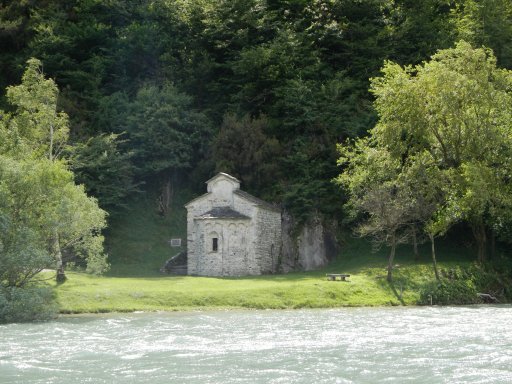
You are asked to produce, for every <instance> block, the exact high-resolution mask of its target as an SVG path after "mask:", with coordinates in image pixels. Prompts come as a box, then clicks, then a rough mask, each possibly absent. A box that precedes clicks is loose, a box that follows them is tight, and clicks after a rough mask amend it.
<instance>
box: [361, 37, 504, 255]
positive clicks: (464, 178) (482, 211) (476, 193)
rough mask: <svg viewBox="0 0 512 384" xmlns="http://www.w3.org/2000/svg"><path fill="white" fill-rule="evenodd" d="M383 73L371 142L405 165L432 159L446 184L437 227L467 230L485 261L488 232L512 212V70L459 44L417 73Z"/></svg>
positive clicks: (391, 68)
mask: <svg viewBox="0 0 512 384" xmlns="http://www.w3.org/2000/svg"><path fill="white" fill-rule="evenodd" d="M382 73H383V75H382V76H381V77H378V78H374V79H372V83H371V84H372V85H371V91H372V92H373V94H374V95H375V97H376V99H375V103H374V106H375V109H376V110H377V112H378V115H379V121H378V123H377V125H376V126H375V128H374V129H372V130H371V132H370V134H371V136H372V137H373V139H374V140H375V141H376V145H377V146H380V147H385V148H386V149H387V150H388V151H389V152H390V154H391V156H393V157H394V158H396V159H400V160H401V161H406V160H407V159H408V158H409V157H411V156H415V155H416V154H418V153H420V152H424V151H426V152H428V153H429V154H430V156H431V157H432V159H433V162H434V164H436V166H437V167H438V169H439V171H440V175H441V176H440V177H442V178H443V179H444V180H445V181H446V187H445V192H446V200H445V202H444V204H443V206H442V209H440V210H438V211H437V212H436V213H435V215H433V218H432V224H431V228H436V231H437V232H443V231H446V230H447V228H449V226H451V225H453V224H454V223H456V222H460V221H465V222H467V223H469V225H470V226H471V228H472V232H473V235H474V237H475V240H476V243H477V246H478V259H479V260H480V261H484V260H485V258H486V256H485V255H486V239H487V234H488V231H489V229H492V230H499V227H500V225H503V222H504V221H505V220H508V218H509V217H511V212H512V198H511V196H512V195H511V194H510V191H511V184H510V181H509V179H510V177H509V175H510V174H511V172H512V160H511V159H512V157H511V156H510V155H511V154H512V71H509V70H505V69H500V68H498V67H497V66H496V59H495V57H494V55H493V53H492V51H491V50H489V49H486V48H473V47H471V45H470V44H468V43H466V42H459V43H458V44H457V45H456V46H455V48H451V49H446V50H441V51H439V52H438V53H436V54H435V55H433V56H432V58H431V60H430V61H429V62H425V63H423V64H421V65H418V66H414V67H411V66H406V67H401V66H399V65H398V64H396V63H393V62H387V63H385V65H384V68H383V69H382Z"/></svg>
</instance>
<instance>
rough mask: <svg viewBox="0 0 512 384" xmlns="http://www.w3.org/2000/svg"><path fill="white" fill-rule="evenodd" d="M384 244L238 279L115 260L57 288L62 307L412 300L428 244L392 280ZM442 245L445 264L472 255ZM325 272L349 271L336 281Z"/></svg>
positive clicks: (426, 276) (353, 247)
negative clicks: (311, 266)
mask: <svg viewBox="0 0 512 384" xmlns="http://www.w3.org/2000/svg"><path fill="white" fill-rule="evenodd" d="M386 251H387V250H383V251H380V252H378V253H372V252H371V249H370V246H369V244H368V243H366V242H364V241H353V242H351V243H350V244H349V245H347V246H346V247H344V248H343V249H342V253H341V255H340V256H339V258H338V259H337V260H335V261H334V262H332V263H331V264H330V265H329V266H328V267H326V268H324V269H322V270H320V271H314V272H304V273H292V274H287V275H268V276H257V277H240V278H211V277H191V276H167V275H161V274H159V272H158V271H157V269H156V268H154V269H153V270H151V271H148V268H147V265H144V264H128V265H127V264H123V265H119V266H118V265H115V264H113V266H112V272H111V273H110V274H109V275H107V276H100V277H97V276H90V275H86V274H83V273H75V272H70V273H68V281H66V283H64V284H62V285H59V286H55V292H56V296H57V300H58V302H59V305H60V310H61V312H62V313H87V312H89V313H96V312H123V311H158V310H166V311H172V310H197V309H225V308H257V309H286V308H331V307H342V306H382V305H411V304H415V303H416V302H417V300H418V298H419V291H418V288H419V286H420V285H421V284H422V283H424V282H426V281H428V280H431V279H432V278H433V271H432V267H431V264H430V260H429V259H428V248H425V249H424V250H422V251H423V252H422V254H423V256H422V257H423V258H422V260H420V261H418V262H416V261H414V260H413V257H412V255H411V250H410V248H409V247H403V248H401V249H399V252H398V254H397V258H396V263H397V268H396V269H395V272H394V274H395V281H394V283H393V284H389V283H388V282H387V281H386V269H385V267H386ZM438 252H439V259H440V260H439V267H440V268H441V269H449V268H452V267H454V266H455V265H459V266H467V265H469V263H471V262H472V258H471V257H470V254H472V252H471V251H469V250H466V249H463V248H456V247H454V248H453V249H452V248H450V247H449V246H444V247H443V246H441V247H439V251H438ZM120 271H122V272H120ZM137 271H140V273H139V274H138V273H137ZM326 273H349V274H351V277H350V278H349V280H350V281H348V282H340V281H336V282H333V281H327V280H326V277H325V274H326ZM121 275H125V276H127V277H122V276H121ZM137 275H139V276H137Z"/></svg>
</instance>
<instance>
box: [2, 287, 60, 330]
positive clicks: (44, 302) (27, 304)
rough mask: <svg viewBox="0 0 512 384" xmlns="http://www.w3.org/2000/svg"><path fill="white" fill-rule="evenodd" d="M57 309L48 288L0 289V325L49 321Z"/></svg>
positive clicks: (54, 315)
mask: <svg viewBox="0 0 512 384" xmlns="http://www.w3.org/2000/svg"><path fill="white" fill-rule="evenodd" d="M57 309H58V308H57V304H56V302H55V299H54V296H53V292H52V290H51V289H50V288H48V287H34V286H32V287H23V288H15V287H10V288H0V323H13V322H27V321H37V320H39V321H41V320H49V319H52V318H54V317H56V315H57Z"/></svg>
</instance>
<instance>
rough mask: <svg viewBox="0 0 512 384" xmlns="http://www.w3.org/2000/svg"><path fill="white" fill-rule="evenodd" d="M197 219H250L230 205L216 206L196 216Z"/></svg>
mask: <svg viewBox="0 0 512 384" xmlns="http://www.w3.org/2000/svg"><path fill="white" fill-rule="evenodd" d="M196 218H197V219H250V217H248V216H245V215H243V214H241V213H240V212H238V211H235V210H234V209H232V208H230V207H216V208H213V209H211V210H210V211H208V212H206V213H203V214H202V215H200V216H197V217H196Z"/></svg>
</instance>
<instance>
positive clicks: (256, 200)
mask: <svg viewBox="0 0 512 384" xmlns="http://www.w3.org/2000/svg"><path fill="white" fill-rule="evenodd" d="M233 193H234V194H235V195H238V196H241V197H243V198H245V199H247V200H249V201H250V202H252V203H254V204H257V205H259V206H261V207H263V208H267V209H270V210H273V211H281V209H279V207H277V206H275V205H272V204H270V203H267V202H266V201H265V200H261V199H259V198H257V197H256V196H253V195H251V194H250V193H247V192H245V191H242V190H240V189H239V190H236V191H234V192H233Z"/></svg>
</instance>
